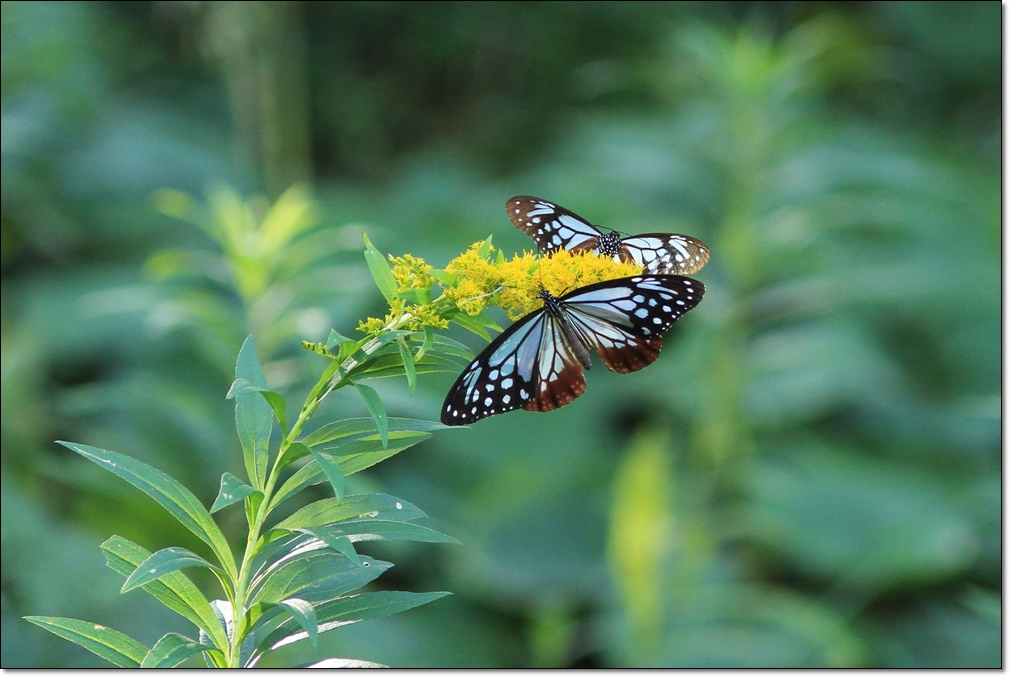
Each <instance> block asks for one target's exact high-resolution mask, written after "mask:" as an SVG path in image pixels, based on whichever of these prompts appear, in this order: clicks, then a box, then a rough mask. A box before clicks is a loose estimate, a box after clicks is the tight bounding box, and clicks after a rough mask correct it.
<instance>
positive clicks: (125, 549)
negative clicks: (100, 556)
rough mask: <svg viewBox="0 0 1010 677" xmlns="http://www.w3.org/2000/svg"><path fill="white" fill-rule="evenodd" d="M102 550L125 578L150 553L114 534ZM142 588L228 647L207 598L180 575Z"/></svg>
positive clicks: (108, 561) (221, 646)
mask: <svg viewBox="0 0 1010 677" xmlns="http://www.w3.org/2000/svg"><path fill="white" fill-rule="evenodd" d="M102 550H103V551H104V552H105V562H106V564H107V565H108V566H109V568H110V569H112V570H113V571H116V572H117V573H119V574H121V575H122V576H123V577H124V578H125V577H126V576H129V575H130V574H131V573H133V571H134V570H135V569H136V568H137V566H138V565H139V564H140V563H141V562H143V561H144V560H145V559H147V558H148V557H150V556H151V553H150V552H149V551H148V550H146V549H145V548H142V547H141V546H139V545H137V544H136V543H133V542H132V541H128V540H127V539H125V538H123V537H121V536H113V537H112V538H110V539H108V540H107V541H105V542H104V543H102ZM142 589H143V590H144V591H145V592H147V593H149V594H150V595H152V596H153V597H154V598H155V599H157V600H158V601H159V602H161V603H162V604H164V605H165V606H167V607H168V608H169V609H171V610H172V611H174V612H175V613H177V614H179V615H180V616H182V617H183V618H185V619H186V620H188V621H189V622H191V623H193V624H194V625H196V626H197V627H198V628H200V629H201V630H202V631H203V632H204V633H205V634H206V635H207V636H208V637H209V638H210V640H211V641H212V642H213V643H214V645H215V646H217V647H218V648H222V649H223V648H226V647H227V646H228V638H227V637H226V636H225V633H224V627H222V625H221V624H220V623H219V622H218V619H217V616H216V614H215V613H214V610H213V609H212V608H211V606H210V603H209V602H208V601H207V598H206V597H204V596H203V593H201V592H200V589H199V588H197V587H196V585H194V584H193V582H192V581H190V580H189V579H188V578H186V576H184V575H183V574H180V573H171V574H168V575H165V576H162V577H161V578H160V579H158V580H157V581H151V582H150V583H147V584H146V585H144V586H142Z"/></svg>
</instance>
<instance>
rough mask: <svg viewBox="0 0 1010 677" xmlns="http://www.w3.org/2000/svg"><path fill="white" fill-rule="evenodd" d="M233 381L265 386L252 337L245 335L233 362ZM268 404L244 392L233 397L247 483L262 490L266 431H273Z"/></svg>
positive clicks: (266, 459)
mask: <svg viewBox="0 0 1010 677" xmlns="http://www.w3.org/2000/svg"><path fill="white" fill-rule="evenodd" d="M235 378H236V379H244V380H245V381H246V382H248V383H250V384H252V385H254V386H258V387H260V388H266V387H267V379H266V377H265V376H264V375H263V369H262V368H261V367H260V361H259V357H258V356H257V355H256V346H255V344H254V343H253V337H252V336H249V337H248V338H247V339H246V340H245V343H243V344H242V349H241V350H239V353H238V360H237V361H236V362H235ZM273 423H274V421H273V417H272V416H271V414H270V405H269V404H268V403H267V402H266V401H265V400H264V399H263V398H262V397H261V396H259V395H258V394H255V393H244V394H241V395H237V396H236V397H235V427H236V428H237V430H238V438H239V442H241V444H242V458H243V460H244V461H245V468H246V474H247V475H248V476H249V481H250V482H252V485H253V486H254V487H256V488H257V489H260V490H262V489H263V483H264V481H266V472H267V463H269V460H270V431H271V430H272V429H273Z"/></svg>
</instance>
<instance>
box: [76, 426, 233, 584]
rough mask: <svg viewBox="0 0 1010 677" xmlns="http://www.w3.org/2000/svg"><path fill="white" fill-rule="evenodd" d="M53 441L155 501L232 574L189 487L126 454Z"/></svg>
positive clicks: (220, 541) (225, 549) (220, 537)
mask: <svg viewBox="0 0 1010 677" xmlns="http://www.w3.org/2000/svg"><path fill="white" fill-rule="evenodd" d="M57 443H58V444H62V445H63V446H65V447H66V448H67V449H70V450H71V451H74V452H77V453H78V454H80V455H81V456H83V457H84V458H86V459H88V460H89V461H93V462H95V463H97V464H98V465H99V466H100V467H102V468H105V469H106V470H108V471H110V472H113V473H115V474H116V475H119V476H120V477H122V478H123V479H124V480H126V481H127V482H129V483H130V484H132V485H133V486H135V487H137V488H138V489H140V490H141V491H143V492H144V493H145V494H147V495H148V496H150V497H151V498H153V499H154V500H155V501H157V502H158V503H159V504H160V505H161V507H163V508H165V510H167V511H168V512H169V514H171V515H172V517H174V518H175V519H176V520H178V521H179V522H180V523H181V524H182V525H183V526H185V527H186V528H187V529H189V530H190V531H192V532H193V533H194V534H196V536H197V537H198V538H199V539H200V540H202V541H203V542H204V543H206V544H207V545H209V546H210V547H211V549H212V550H213V551H214V555H215V556H216V557H217V559H218V561H219V562H220V563H221V565H222V566H223V567H224V570H225V571H226V572H227V573H228V575H229V577H232V578H234V577H235V575H236V571H235V560H234V559H233V558H232V554H231V549H230V547H229V546H228V541H227V540H225V537H224V534H222V533H221V530H220V529H219V528H218V526H217V524H215V522H214V519H213V518H212V517H211V516H210V513H209V512H207V509H206V508H204V507H203V504H201V503H200V501H199V500H198V499H197V497H196V496H194V495H193V493H192V492H191V491H190V490H189V489H187V488H186V487H184V486H182V485H181V484H179V482H177V481H176V480H174V479H172V478H171V477H170V476H168V475H166V474H165V473H163V472H161V471H160V470H157V469H155V468H152V467H151V466H149V465H147V464H146V463H141V462H140V461H138V460H136V459H134V458H130V457H129V456H124V455H123V454H119V453H116V452H114V451H109V450H107V449H99V448H97V447H91V446H88V445H86V444H74V443H73V442H60V441H58V442H57Z"/></svg>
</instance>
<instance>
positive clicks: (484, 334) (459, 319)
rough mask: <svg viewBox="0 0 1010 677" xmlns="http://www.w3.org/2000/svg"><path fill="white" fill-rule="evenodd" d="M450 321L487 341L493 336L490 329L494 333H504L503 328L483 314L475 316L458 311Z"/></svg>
mask: <svg viewBox="0 0 1010 677" xmlns="http://www.w3.org/2000/svg"><path fill="white" fill-rule="evenodd" d="M449 320H451V321H452V322H455V323H456V324H458V325H459V326H461V327H463V328H464V329H466V330H467V331H472V332H473V333H474V334H477V335H478V336H480V337H481V338H483V339H484V340H485V341H490V340H491V334H490V332H488V329H492V330H493V331H497V332H500V331H502V329H501V327H499V326H498V325H497V324H496V323H495V322H493V321H492V320H491V319H490V318H488V317H487V316H485V315H484V314H483V313H481V314H480V315H476V316H473V315H467V314H466V313H464V312H463V311H457V312H455V313H451V314H450V315H449Z"/></svg>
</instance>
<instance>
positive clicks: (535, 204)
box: [506, 195, 600, 254]
mask: <svg viewBox="0 0 1010 677" xmlns="http://www.w3.org/2000/svg"><path fill="white" fill-rule="evenodd" d="M506 209H507V210H508V215H509V220H510V221H512V225H513V226H515V227H516V228H518V229H519V230H521V231H523V232H524V233H526V234H527V235H529V236H530V237H531V238H533V241H534V242H536V243H537V247H539V248H540V251H541V252H543V253H545V254H549V253H552V252H556V251H557V250H559V249H567V250H568V251H582V250H583V249H593V250H595V249H596V248H597V245H598V243H599V237H600V231H599V229H598V228H596V227H595V226H593V225H592V224H591V223H588V222H587V221H585V220H584V219H582V218H581V217H579V216H578V215H577V214H573V213H572V212H570V211H568V210H567V209H565V208H564V207H562V206H561V205H556V204H554V203H553V202H548V201H547V200H541V199H540V198H538V197H530V196H529V195H517V196H516V197H514V198H512V199H511V200H509V201H508V203H507V205H506Z"/></svg>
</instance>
